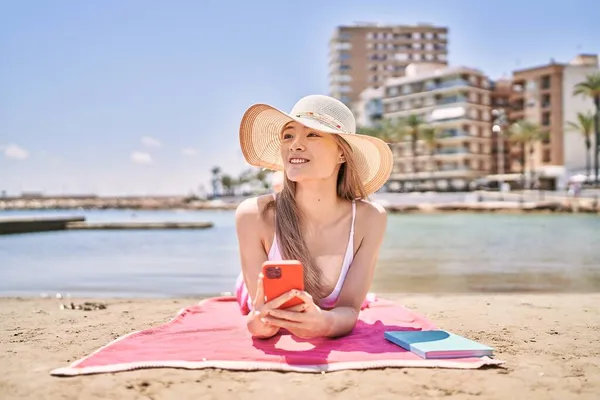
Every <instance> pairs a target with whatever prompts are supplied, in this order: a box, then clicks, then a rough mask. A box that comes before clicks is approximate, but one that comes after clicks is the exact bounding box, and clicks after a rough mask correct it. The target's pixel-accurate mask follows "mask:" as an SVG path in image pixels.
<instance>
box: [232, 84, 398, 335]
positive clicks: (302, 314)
mask: <svg viewBox="0 0 600 400" xmlns="http://www.w3.org/2000/svg"><path fill="white" fill-rule="evenodd" d="M355 129H356V123H355V120H354V116H353V115H352V112H351V111H350V110H349V109H348V107H346V106H345V105H344V104H343V103H341V102H340V101H338V100H336V99H334V98H331V97H327V96H322V95H312V96H307V97H304V98H302V99H301V100H300V101H298V103H296V105H295V106H294V107H293V109H292V111H291V112H290V113H289V114H287V113H284V112H282V111H280V110H277V109H275V108H273V107H271V106H268V105H265V104H256V105H254V106H252V107H250V108H249V109H248V110H247V111H246V113H245V114H244V116H243V118H242V122H241V126H240V145H241V149H242V153H243V154H244V157H245V158H246V161H248V163H250V164H251V165H254V166H257V167H262V168H269V169H273V170H279V171H283V172H284V174H285V177H284V185H283V189H282V190H281V191H280V192H279V193H277V194H276V195H266V196H261V197H256V198H250V199H247V200H245V201H244V202H242V203H241V204H240V205H239V207H238V208H237V211H236V229H237V235H238V242H239V249H240V254H241V264H242V272H241V274H240V276H239V278H238V282H237V296H238V301H239V302H240V306H241V308H242V312H244V313H246V314H247V326H248V329H249V331H250V332H251V334H252V335H253V336H254V337H258V338H268V337H271V336H273V335H275V334H276V333H277V332H278V331H279V329H280V328H285V329H287V330H288V331H290V332H291V333H292V334H295V335H297V336H299V337H303V338H313V337H337V336H343V335H345V334H347V333H349V332H351V331H352V329H353V328H354V326H355V324H356V321H357V317H358V312H359V311H360V309H361V306H362V304H363V302H364V301H365V296H366V295H367V291H368V289H369V287H370V285H371V281H372V279H373V272H374V268H375V264H376V262H377V258H378V254H379V248H380V246H381V243H382V241H383V235H384V232H385V229H386V221H387V217H386V213H385V210H384V209H383V208H382V207H380V206H378V205H376V204H372V203H370V202H368V201H366V199H367V196H368V195H370V194H372V193H374V192H375V191H377V190H378V189H379V188H380V187H381V186H382V185H383V184H384V183H385V182H386V181H387V179H388V178H389V175H390V173H391V170H392V164H393V160H392V152H391V151H390V149H389V147H388V146H387V144H386V143H384V142H383V141H381V140H380V139H377V138H374V137H371V136H365V135H358V134H356V133H355ZM266 260H298V261H300V262H301V263H302V265H303V266H304V275H305V291H304V292H301V291H291V292H289V293H286V294H284V295H282V296H280V297H279V298H277V299H274V300H272V301H270V302H268V303H266V304H265V301H264V294H263V286H262V276H261V273H260V272H261V268H262V264H263V262H264V261H266ZM251 294H253V295H251ZM293 297H299V298H300V299H302V300H303V303H302V304H301V305H299V306H295V307H293V308H291V309H286V310H279V309H277V307H278V306H280V305H281V304H283V303H285V302H286V301H287V300H289V299H291V298H293Z"/></svg>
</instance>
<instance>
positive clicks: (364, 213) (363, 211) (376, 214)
mask: <svg viewBox="0 0 600 400" xmlns="http://www.w3.org/2000/svg"><path fill="white" fill-rule="evenodd" d="M356 216H357V224H360V225H362V226H363V227H365V228H376V227H378V226H381V227H384V228H385V225H386V222H387V211H386V209H385V208H384V207H383V206H381V205H380V204H377V203H374V202H371V201H368V200H361V201H357V202H356Z"/></svg>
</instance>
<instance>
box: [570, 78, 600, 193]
mask: <svg viewBox="0 0 600 400" xmlns="http://www.w3.org/2000/svg"><path fill="white" fill-rule="evenodd" d="M573 95H582V96H586V97H590V98H592V99H593V100H594V105H595V106H596V123H595V124H594V130H595V135H594V136H595V138H596V146H595V149H594V174H595V176H596V178H595V182H596V186H600V177H598V170H599V165H598V153H600V72H596V73H593V74H591V75H588V76H587V79H586V80H585V81H583V82H579V83H578V84H577V85H575V90H573Z"/></svg>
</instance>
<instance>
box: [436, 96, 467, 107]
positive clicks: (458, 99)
mask: <svg viewBox="0 0 600 400" xmlns="http://www.w3.org/2000/svg"><path fill="white" fill-rule="evenodd" d="M468 102H469V99H468V98H467V97H466V96H449V97H442V98H441V99H439V100H436V102H435V104H436V105H438V106H443V105H446V104H454V103H468Z"/></svg>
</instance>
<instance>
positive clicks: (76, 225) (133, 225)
mask: <svg viewBox="0 0 600 400" xmlns="http://www.w3.org/2000/svg"><path fill="white" fill-rule="evenodd" d="M212 227H213V223H212V222H137V221H136V222H92V223H90V222H71V223H69V224H68V225H67V229H78V230H94V229H96V230H150V229H207V228H212Z"/></svg>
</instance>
